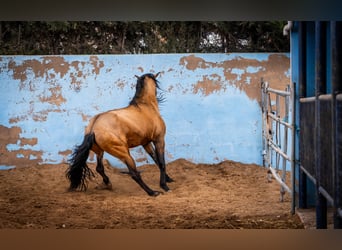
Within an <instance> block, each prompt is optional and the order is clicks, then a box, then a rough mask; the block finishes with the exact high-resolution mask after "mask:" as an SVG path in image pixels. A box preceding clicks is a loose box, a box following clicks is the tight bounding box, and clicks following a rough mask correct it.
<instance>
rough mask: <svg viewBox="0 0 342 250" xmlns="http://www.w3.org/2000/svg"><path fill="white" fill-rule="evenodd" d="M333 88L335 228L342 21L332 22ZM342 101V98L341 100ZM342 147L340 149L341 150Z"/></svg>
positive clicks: (341, 217) (339, 196)
mask: <svg viewBox="0 0 342 250" xmlns="http://www.w3.org/2000/svg"><path fill="white" fill-rule="evenodd" d="M330 32H331V39H330V41H331V43H330V46H331V68H332V72H331V89H332V95H333V97H332V107H331V108H332V117H331V119H332V133H333V136H332V149H333V150H332V165H333V177H334V178H333V181H334V185H333V187H334V228H342V212H341V207H342V181H341V178H340V177H339V176H341V175H342V167H341V166H342V162H341V161H342V159H341V158H342V157H341V156H342V153H341V149H342V142H341V140H339V139H338V135H339V133H342V131H339V125H338V124H341V121H339V120H342V117H339V116H342V115H341V113H339V112H338V105H337V102H338V101H339V100H338V98H339V96H340V97H342V96H341V95H340V94H339V93H341V92H342V76H341V75H342V66H341V64H342V49H341V43H342V22H335V21H333V22H331V23H330ZM341 101H342V100H341ZM339 149H340V150H339Z"/></svg>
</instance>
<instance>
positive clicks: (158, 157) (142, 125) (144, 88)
mask: <svg viewBox="0 0 342 250" xmlns="http://www.w3.org/2000/svg"><path fill="white" fill-rule="evenodd" d="M158 75H159V73H157V74H155V75H154V74H151V73H148V74H144V75H142V76H140V77H139V76H136V77H137V83H136V92H135V95H134V97H133V99H132V100H131V101H130V102H129V105H128V106H127V107H125V108H120V109H114V110H109V111H107V112H104V113H100V114H97V115H95V116H94V117H93V118H91V120H90V122H89V124H88V126H87V127H86V129H85V135H84V138H83V142H82V143H81V144H80V145H78V146H76V147H75V149H74V151H73V153H72V154H71V158H70V159H69V167H68V169H67V171H66V177H67V178H68V179H69V181H70V187H69V190H70V191H74V190H81V191H86V189H87V182H88V180H89V179H91V178H92V177H94V176H95V175H94V172H93V171H92V170H91V169H90V168H89V167H88V165H87V159H88V156H89V152H90V150H92V151H93V152H94V153H95V154H96V161H97V165H96V171H97V172H98V173H99V174H100V175H101V176H102V179H103V183H101V184H100V188H102V189H112V184H111V182H110V180H109V178H108V176H107V175H106V174H105V171H104V165H103V161H102V160H103V154H104V152H107V153H109V154H110V155H112V156H114V157H116V158H118V159H119V160H121V161H122V162H123V163H124V164H126V166H127V168H128V174H129V175H130V176H131V177H132V179H133V180H134V181H136V182H137V183H138V184H139V185H140V187H141V188H142V189H143V190H145V192H146V193H147V194H148V195H150V196H157V195H159V194H160V192H159V191H154V190H152V189H151V188H149V187H148V186H147V185H146V184H145V182H144V181H143V180H142V178H141V175H140V173H139V171H138V170H137V168H136V164H135V162H134V159H133V158H132V156H131V154H130V151H129V149H130V148H133V147H137V146H140V145H141V146H143V148H144V149H145V150H146V152H147V153H148V154H149V155H150V156H151V158H152V159H153V160H154V162H155V163H156V165H157V166H158V167H159V169H160V187H161V188H162V189H163V190H164V191H166V192H167V191H169V187H168V186H167V184H166V183H167V182H172V181H173V180H172V178H171V177H170V176H169V175H168V174H167V173H166V167H165V158H164V151H165V140H164V137H165V133H166V126H165V122H164V120H163V119H162V117H161V115H160V112H159V106H158V103H159V102H160V101H161V99H162V98H160V97H158V96H157V90H158V89H160V88H159V82H158V80H157V77H158Z"/></svg>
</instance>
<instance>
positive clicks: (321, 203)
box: [315, 21, 327, 228]
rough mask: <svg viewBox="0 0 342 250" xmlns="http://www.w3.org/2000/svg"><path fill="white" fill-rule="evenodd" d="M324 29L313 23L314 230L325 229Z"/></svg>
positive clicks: (323, 26) (322, 26) (322, 25)
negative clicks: (322, 188)
mask: <svg viewBox="0 0 342 250" xmlns="http://www.w3.org/2000/svg"><path fill="white" fill-rule="evenodd" d="M325 32H326V29H325V23H324V22H320V21H316V22H315V87H316V93H315V96H316V104H315V130H316V131H315V163H316V164H315V165H316V178H317V182H316V198H317V199H316V228H327V200H326V198H325V197H324V196H323V195H322V193H321V192H320V191H319V188H320V186H321V180H320V179H321V168H322V167H323V166H322V159H321V134H320V129H319V128H320V127H321V121H320V120H321V118H320V113H321V111H320V110H321V108H320V102H319V96H320V95H321V94H325V90H326V83H325V79H326V42H325V39H326V34H325Z"/></svg>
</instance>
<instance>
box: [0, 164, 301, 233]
mask: <svg viewBox="0 0 342 250" xmlns="http://www.w3.org/2000/svg"><path fill="white" fill-rule="evenodd" d="M89 166H90V167H91V168H92V169H95V165H93V164H89ZM66 169H67V165H66V164H59V165H34V166H30V165H27V166H21V167H16V168H14V169H10V170H1V171H0V190H1V192H0V228H1V229H5V228H6V229H8V228H14V229H19V228H39V229H41V228H43V229H44V228H51V229H54V228H61V229H63V228H66V229H68V228H69V229H70V228H98V229H107V228H118V229H132V228H154V229H162V228H170V229H174V228H182V229H184V228H190V229H192V228H215V229H219V228H224V229H231V228H234V229H236V228H304V226H303V224H302V223H301V221H300V219H299V217H298V216H297V215H291V213H290V197H289V195H288V194H286V195H285V201H284V202H280V201H279V198H280V196H279V190H280V187H279V184H278V183H277V182H276V180H274V179H273V180H272V181H271V182H268V180H267V170H266V169H264V168H262V167H260V166H257V165H253V164H250V165H246V164H241V163H237V162H232V161H224V162H221V163H219V164H213V165H209V164H193V163H191V162H189V161H186V160H184V159H178V160H176V161H173V162H170V163H169V164H168V165H167V171H168V174H169V175H170V176H171V177H172V178H173V179H174V180H175V182H173V183H170V184H169V187H170V188H171V189H172V192H168V193H165V194H163V195H159V196H157V197H149V196H148V195H147V194H146V193H145V192H144V191H143V190H142V189H141V188H140V187H139V186H138V185H137V184H136V183H135V182H134V181H133V180H132V179H131V178H130V176H128V175H125V174H122V173H121V171H122V169H117V168H115V167H112V166H109V165H108V163H105V170H106V173H107V174H108V176H109V178H110V179H111V182H112V184H113V190H112V191H109V190H98V189H96V188H95V187H96V185H98V184H100V183H101V181H102V179H101V177H100V176H99V175H97V174H96V177H95V179H93V180H92V181H91V182H90V183H89V188H88V190H87V191H86V192H68V191H67V189H68V186H69V183H68V180H67V179H66V178H65V171H66ZM139 170H140V171H141V174H142V178H143V179H144V180H145V182H146V183H147V184H148V185H149V186H150V187H151V188H152V189H155V190H160V191H161V189H160V187H159V170H158V168H157V167H156V166H155V165H144V166H141V167H139Z"/></svg>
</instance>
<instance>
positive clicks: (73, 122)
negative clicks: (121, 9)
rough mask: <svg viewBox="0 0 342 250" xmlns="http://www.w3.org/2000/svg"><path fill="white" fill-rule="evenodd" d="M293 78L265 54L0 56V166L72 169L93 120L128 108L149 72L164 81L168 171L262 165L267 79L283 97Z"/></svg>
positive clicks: (282, 61)
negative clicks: (65, 165) (181, 161)
mask: <svg viewBox="0 0 342 250" xmlns="http://www.w3.org/2000/svg"><path fill="white" fill-rule="evenodd" d="M289 68H290V59H289V55H288V54H267V53H251V54H249V53H246V54H165V55H163V54H157V55H97V56H96V55H92V56H85V55H82V56H81V55H75V56H2V57H1V56H0V108H1V110H2V112H1V113H0V132H1V135H0V143H1V144H0V155H1V158H0V165H8V166H12V165H23V164H25V163H27V161H32V162H35V163H60V162H66V161H67V159H68V156H69V155H70V153H71V152H72V149H73V147H74V145H75V144H79V143H80V142H81V141H82V137H83V130H84V127H85V126H86V125H87V123H88V121H89V119H90V118H91V117H92V116H93V115H95V114H97V113H99V112H103V111H106V110H109V109H113V108H120V107H124V106H126V105H127V104H128V102H129V100H130V99H131V98H132V97H133V95H134V91H135V82H136V78H135V76H134V75H140V74H143V73H148V72H161V76H160V78H159V80H160V82H161V88H162V89H163V90H164V96H165V97H166V102H165V103H163V104H162V105H161V107H160V108H161V113H162V116H163V117H164V119H165V122H166V124H167V135H166V158H167V160H168V161H170V160H174V159H177V158H186V159H189V160H192V161H194V162H205V163H215V162H219V161H222V160H225V159H230V160H235V161H240V162H243V163H252V162H253V163H257V164H261V162H262V157H261V150H262V148H261V147H262V145H261V111H260V104H259V102H260V79H261V77H263V78H264V79H265V81H267V82H269V84H270V86H271V87H274V88H278V89H285V87H286V86H287V85H288V84H289V82H290V74H289ZM132 154H133V157H134V158H135V159H136V161H137V164H138V165H140V164H144V163H152V161H151V159H150V158H149V157H148V156H147V155H146V154H145V153H144V151H143V150H141V149H139V148H137V149H135V150H132ZM106 158H108V159H109V160H110V161H111V163H112V164H114V165H116V166H118V167H124V165H123V164H121V163H120V162H118V161H117V160H115V159H114V158H112V157H110V156H109V155H106ZM90 160H94V155H91V156H90Z"/></svg>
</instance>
